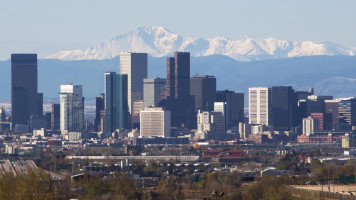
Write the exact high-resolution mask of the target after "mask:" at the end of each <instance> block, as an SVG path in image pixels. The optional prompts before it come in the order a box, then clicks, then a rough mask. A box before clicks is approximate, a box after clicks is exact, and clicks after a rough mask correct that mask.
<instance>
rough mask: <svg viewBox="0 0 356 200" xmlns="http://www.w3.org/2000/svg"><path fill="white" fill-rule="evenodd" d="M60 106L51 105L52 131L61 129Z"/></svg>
mask: <svg viewBox="0 0 356 200" xmlns="http://www.w3.org/2000/svg"><path fill="white" fill-rule="evenodd" d="M60 116H61V114H60V104H52V105H51V129H52V131H54V130H59V129H60Z"/></svg>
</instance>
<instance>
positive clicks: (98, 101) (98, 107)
mask: <svg viewBox="0 0 356 200" xmlns="http://www.w3.org/2000/svg"><path fill="white" fill-rule="evenodd" d="M104 102H105V95H104V94H100V95H99V96H97V97H96V98H95V121H94V130H95V131H99V129H100V128H99V127H101V124H100V121H101V120H100V112H101V111H102V110H104V109H105V103H104ZM101 131H102V130H101Z"/></svg>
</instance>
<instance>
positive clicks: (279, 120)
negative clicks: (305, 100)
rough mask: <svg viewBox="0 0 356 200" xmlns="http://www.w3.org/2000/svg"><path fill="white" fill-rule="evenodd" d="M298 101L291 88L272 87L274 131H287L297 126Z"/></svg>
mask: <svg viewBox="0 0 356 200" xmlns="http://www.w3.org/2000/svg"><path fill="white" fill-rule="evenodd" d="M297 108H298V99H297V95H295V93H294V90H293V89H292V86H274V87H272V115H273V125H274V128H275V130H278V131H287V130H290V128H291V127H294V126H297V125H298V121H297V118H298V109H297Z"/></svg>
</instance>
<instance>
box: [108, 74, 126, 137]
mask: <svg viewBox="0 0 356 200" xmlns="http://www.w3.org/2000/svg"><path fill="white" fill-rule="evenodd" d="M128 113H129V111H128V101H127V74H116V73H115V72H107V73H105V120H104V132H105V133H112V132H114V131H115V130H116V129H125V128H127V127H128Z"/></svg>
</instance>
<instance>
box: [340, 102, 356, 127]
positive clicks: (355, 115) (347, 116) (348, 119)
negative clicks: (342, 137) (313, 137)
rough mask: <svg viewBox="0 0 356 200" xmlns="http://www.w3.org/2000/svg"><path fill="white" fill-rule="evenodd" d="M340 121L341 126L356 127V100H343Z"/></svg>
mask: <svg viewBox="0 0 356 200" xmlns="http://www.w3.org/2000/svg"><path fill="white" fill-rule="evenodd" d="M339 119H340V123H341V124H349V125H351V126H356V99H355V98H343V99H340V102H339Z"/></svg>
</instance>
